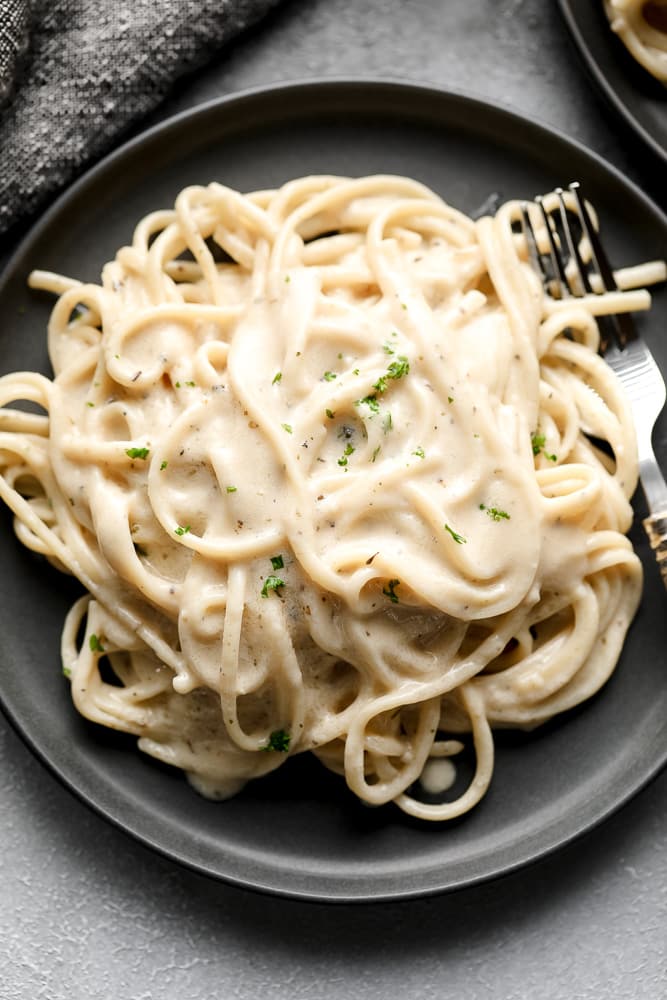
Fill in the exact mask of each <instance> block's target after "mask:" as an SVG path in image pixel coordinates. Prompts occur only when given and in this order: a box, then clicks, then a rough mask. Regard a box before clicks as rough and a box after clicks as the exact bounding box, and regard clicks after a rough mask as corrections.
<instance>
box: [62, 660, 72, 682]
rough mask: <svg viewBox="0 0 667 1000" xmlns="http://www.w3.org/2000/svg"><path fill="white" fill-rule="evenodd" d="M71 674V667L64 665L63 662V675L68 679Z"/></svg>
mask: <svg viewBox="0 0 667 1000" xmlns="http://www.w3.org/2000/svg"><path fill="white" fill-rule="evenodd" d="M71 676H72V668H71V667H66V666H65V664H63V677H66V678H67V680H69V679H70V677H71Z"/></svg>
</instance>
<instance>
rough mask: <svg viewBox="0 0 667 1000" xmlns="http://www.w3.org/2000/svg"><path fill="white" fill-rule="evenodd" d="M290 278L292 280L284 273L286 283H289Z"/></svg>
mask: <svg viewBox="0 0 667 1000" xmlns="http://www.w3.org/2000/svg"><path fill="white" fill-rule="evenodd" d="M291 280H292V279H291V278H290V276H289V274H286V275H285V284H286V285H289V283H290V281H291Z"/></svg>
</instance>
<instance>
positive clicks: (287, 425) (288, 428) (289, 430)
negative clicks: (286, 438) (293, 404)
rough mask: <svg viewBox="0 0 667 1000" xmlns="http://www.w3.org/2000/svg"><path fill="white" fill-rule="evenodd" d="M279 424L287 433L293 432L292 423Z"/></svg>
mask: <svg viewBox="0 0 667 1000" xmlns="http://www.w3.org/2000/svg"><path fill="white" fill-rule="evenodd" d="M280 426H281V427H282V429H283V430H284V431H287V433H288V434H292V433H293V431H292V425H291V424H281V425H280Z"/></svg>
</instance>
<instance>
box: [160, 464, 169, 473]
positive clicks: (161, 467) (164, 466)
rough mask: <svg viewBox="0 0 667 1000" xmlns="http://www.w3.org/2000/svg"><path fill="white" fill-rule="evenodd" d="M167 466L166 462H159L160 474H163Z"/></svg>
mask: <svg viewBox="0 0 667 1000" xmlns="http://www.w3.org/2000/svg"><path fill="white" fill-rule="evenodd" d="M168 464H169V463H168V462H167V461H164V462H160V472H164V470H165V469H166V468H167V465H168Z"/></svg>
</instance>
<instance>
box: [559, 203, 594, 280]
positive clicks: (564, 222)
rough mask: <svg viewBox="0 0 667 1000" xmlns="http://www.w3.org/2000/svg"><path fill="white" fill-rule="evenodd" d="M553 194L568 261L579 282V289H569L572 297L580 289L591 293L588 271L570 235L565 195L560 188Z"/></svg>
mask: <svg viewBox="0 0 667 1000" xmlns="http://www.w3.org/2000/svg"><path fill="white" fill-rule="evenodd" d="M555 194H556V195H557V197H558V209H559V214H560V224H561V230H562V233H563V236H564V237H565V242H566V244H567V253H568V261H569V262H570V263H571V264H572V266H573V267H574V270H575V276H576V278H577V279H578V281H579V288H573V287H572V286H570V287H571V290H572V293H573V294H574V295H580V294H581V291H580V289H583V291H584V292H592V291H593V289H592V287H591V282H590V278H589V277H588V271H587V270H586V266H585V264H584V262H583V260H582V258H581V253H580V252H579V243H578V241H577V240H576V239H575V238H574V236H573V235H572V225H571V223H570V219H569V216H568V208H567V205H566V204H565V193H564V191H563V189H562V188H556V190H555Z"/></svg>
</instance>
